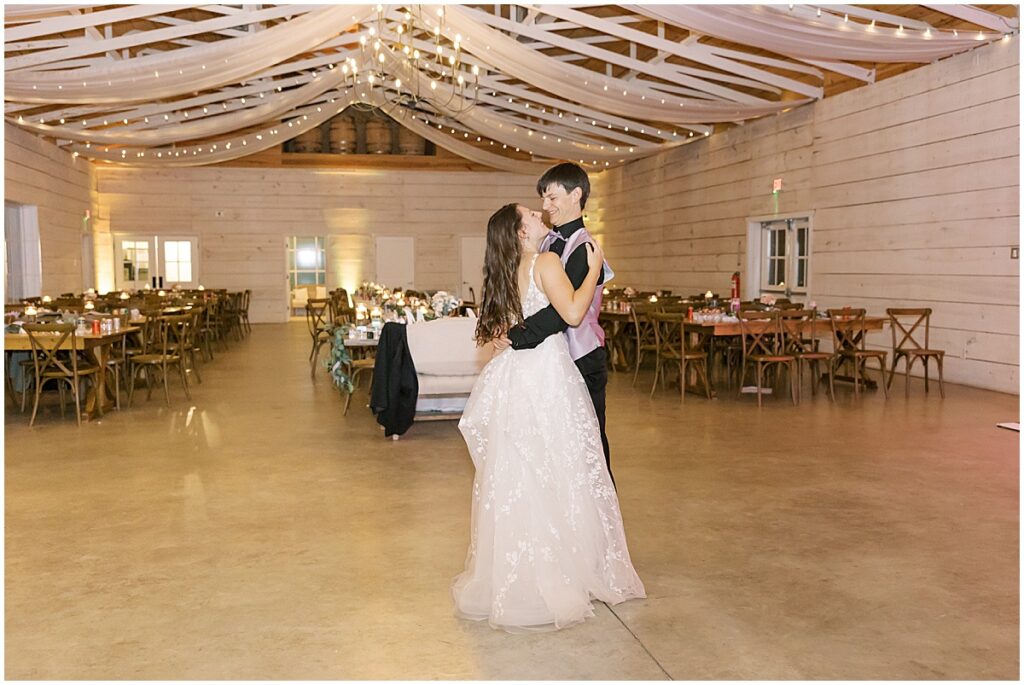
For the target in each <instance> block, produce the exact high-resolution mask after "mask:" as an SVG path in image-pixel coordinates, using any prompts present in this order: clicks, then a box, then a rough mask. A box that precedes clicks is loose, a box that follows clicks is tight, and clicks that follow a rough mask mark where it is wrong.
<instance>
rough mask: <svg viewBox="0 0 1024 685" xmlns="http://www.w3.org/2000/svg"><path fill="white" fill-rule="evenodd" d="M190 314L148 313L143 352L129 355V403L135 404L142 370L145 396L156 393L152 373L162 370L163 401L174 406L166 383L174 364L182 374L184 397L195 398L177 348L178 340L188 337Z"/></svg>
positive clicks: (143, 337)
mask: <svg viewBox="0 0 1024 685" xmlns="http://www.w3.org/2000/svg"><path fill="white" fill-rule="evenodd" d="M190 318H191V317H190V316H189V315H188V314H183V315H181V316H154V317H148V318H147V320H146V323H145V324H144V325H143V333H142V350H143V351H142V353H140V354H134V355H131V356H130V357H128V367H129V371H128V406H129V407H130V406H132V401H133V399H134V397H135V380H136V378H137V377H138V375H139V371H142V372H143V373H144V374H145V376H146V399H147V400H148V399H150V397H152V395H153V378H152V376H153V373H155V372H157V371H159V372H160V376H161V380H162V381H163V386H164V401H165V402H166V403H167V406H168V407H169V406H171V394H170V390H169V389H168V387H167V375H168V373H169V372H170V370H171V368H172V367H177V369H178V375H179V377H180V378H181V387H182V388H183V389H184V390H185V397H187V398H188V399H189V400H191V399H192V393H191V392H189V389H188V377H187V376H186V375H185V362H184V361H183V358H182V355H181V354H180V352H179V350H178V345H177V343H176V341H180V340H187V339H188V326H189V319H190Z"/></svg>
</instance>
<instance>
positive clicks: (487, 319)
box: [476, 202, 523, 345]
mask: <svg viewBox="0 0 1024 685" xmlns="http://www.w3.org/2000/svg"><path fill="white" fill-rule="evenodd" d="M521 224H522V217H520V216H519V206H518V205H517V204H515V203H514V202H513V203H512V204H508V205H505V206H504V207H502V208H501V209H499V210H498V211H496V212H495V213H494V214H492V215H491V218H490V219H488V220H487V248H486V250H485V252H484V287H483V293H482V295H481V301H480V318H479V319H477V322H476V341H477V343H478V344H480V345H483V344H484V343H486V342H488V341H490V340H493V339H494V338H499V337H501V336H503V335H505V333H506V332H508V329H509V328H511V327H512V326H514V325H516V324H517V323H519V322H520V321H522V319H523V308H522V303H521V302H520V299H519V279H518V277H517V275H516V273H517V270H518V267H519V259H520V257H521V255H522V251H523V246H522V244H521V243H520V242H519V227H520V225H521Z"/></svg>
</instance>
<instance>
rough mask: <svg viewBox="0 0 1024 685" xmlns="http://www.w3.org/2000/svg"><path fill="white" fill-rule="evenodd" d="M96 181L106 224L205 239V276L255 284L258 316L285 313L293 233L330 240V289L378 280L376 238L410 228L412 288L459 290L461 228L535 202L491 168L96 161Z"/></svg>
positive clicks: (274, 317) (528, 186) (253, 308)
mask: <svg viewBox="0 0 1024 685" xmlns="http://www.w3.org/2000/svg"><path fill="white" fill-rule="evenodd" d="M96 182H97V189H98V194H99V200H98V203H99V208H98V209H99V218H100V221H99V223H98V226H100V227H102V230H104V231H109V232H110V233H112V234H116V233H143V234H168V235H169V234H177V235H196V236H198V237H199V243H200V246H199V249H200V255H201V257H200V264H199V268H200V279H201V281H202V283H203V285H204V286H206V287H213V288H231V289H235V288H251V289H252V291H253V295H252V303H251V305H250V319H251V320H252V321H254V322H271V321H284V320H286V318H287V315H288V312H287V308H288V287H287V283H286V274H287V258H286V248H285V244H286V240H287V238H288V236H293V235H296V236H312V235H321V236H326V237H327V245H326V257H327V262H328V273H327V285H328V287H329V288H333V287H336V286H338V285H344V286H345V287H348V288H351V287H352V286H353V285H357V284H358V283H360V282H361V281H364V280H370V281H372V280H374V276H375V274H374V271H375V268H376V266H375V249H376V248H375V242H374V238H375V236H378V235H394V236H414V237H415V240H416V263H415V268H416V274H415V281H416V284H417V286H418V287H420V288H424V289H448V290H456V291H457V288H458V286H459V284H460V281H461V276H460V273H459V238H460V236H462V235H470V234H476V235H482V234H483V233H484V232H485V230H486V227H487V218H488V217H489V216H490V215H491V213H493V212H494V211H495V210H497V209H498V208H499V207H500V206H502V205H503V204H505V203H507V202H514V201H520V202H532V203H533V204H535V205H536V204H538V203H539V200H538V199H537V197H536V191H535V190H534V183H535V182H536V180H535V179H534V178H532V177H526V176H520V175H515V174H507V173H489V172H442V171H420V170H415V171H336V170H316V169H279V168H278V169H262V168H232V167H199V168H188V169H167V170H154V169H130V168H117V167H107V168H105V167H102V166H101V167H97V169H96Z"/></svg>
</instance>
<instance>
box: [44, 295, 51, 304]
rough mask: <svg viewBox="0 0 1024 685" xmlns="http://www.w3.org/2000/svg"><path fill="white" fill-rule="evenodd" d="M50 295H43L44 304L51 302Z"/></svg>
mask: <svg viewBox="0 0 1024 685" xmlns="http://www.w3.org/2000/svg"><path fill="white" fill-rule="evenodd" d="M51 301H52V300H50V296H49V295H43V302H51Z"/></svg>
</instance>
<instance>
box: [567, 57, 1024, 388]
mask: <svg viewBox="0 0 1024 685" xmlns="http://www.w3.org/2000/svg"><path fill="white" fill-rule="evenodd" d="M1018 71H1019V46H1018V41H1017V39H1016V38H1014V39H1011V40H1008V41H1004V42H1000V43H997V44H994V45H991V46H986V47H982V48H979V49H977V50H974V51H972V52H970V53H967V54H964V55H959V56H957V57H953V58H950V59H947V60H943V61H941V62H938V63H936V64H931V65H928V66H925V67H922V68H920V69H917V70H914V71H912V72H908V73H906V74H903V75H900V76H897V77H894V78H892V79H888V80H885V81H883V82H881V83H877V84H873V85H871V86H867V87H864V88H860V89H858V90H854V91H850V92H847V93H844V94H842V95H839V96H836V97H833V98H827V99H825V100H823V101H821V102H818V103H815V104H814V105H811V106H807V107H801V108H799V109H796V110H793V111H791V112H786V113H783V114H780V115H778V116H773V117H768V118H765V119H762V120H759V121H754V122H751V123H748V124H746V125H744V126H740V127H736V128H733V129H730V130H729V131H726V132H724V133H721V134H715V135H712V136H711V137H709V138H706V139H704V140H699V141H697V142H695V143H691V144H688V145H685V146H683V147H681V148H679V149H676V150H673V151H670V152H666V153H663V154H660V155H658V156H655V157H652V158H648V159H645V160H641V161H638V162H634V163H631V164H628V165H625V166H623V167H620V168H618V169H613V170H610V171H607V172H604V173H601V174H598V175H596V176H595V177H594V183H593V186H594V190H593V196H592V198H593V199H592V200H591V202H590V203H589V205H588V207H587V215H588V225H589V226H590V228H591V230H592V231H594V232H595V233H598V234H601V235H603V238H604V241H603V242H604V244H605V248H606V252H607V254H608V258H609V261H610V263H612V265H613V266H614V268H615V270H616V272H617V273H618V278H617V281H618V284H619V285H634V286H638V287H643V288H659V287H661V288H671V289H673V290H675V291H676V292H681V293H687V294H688V293H695V292H704V291H705V290H707V289H709V288H710V289H712V290H715V291H717V292H728V291H729V279H730V276H731V275H732V272H733V271H740V272H741V273H742V272H745V267H746V263H747V257H746V247H747V246H746V243H747V219H748V218H749V217H762V216H770V215H773V214H780V215H783V214H794V213H802V212H813V217H814V218H813V232H812V239H811V250H812V260H811V280H810V287H811V299H813V300H815V301H816V302H817V303H818V306H819V307H829V306H844V305H851V306H863V307H866V308H867V309H868V312H869V313H877V314H883V315H884V313H885V309H886V308H887V307H896V306H908V307H931V308H932V309H933V310H934V314H933V317H932V326H933V329H932V340H931V346H932V347H937V348H941V349H944V350H946V353H947V360H946V368H945V371H946V378H947V379H948V380H951V381H954V382H959V383H964V384H968V385H974V386H978V387H984V388H990V389H995V390H1000V391H1004V392H1012V393H1016V392H1018V372H1019V339H1018V329H1019V312H1018V308H1019V296H1018V283H1019V265H1020V262H1019V261H1018V260H1011V259H1010V247H1011V246H1015V245H1017V244H1018V232H1019V73H1018ZM780 177H781V178H782V179H783V188H784V189H783V192H782V193H781V194H780V195H779V197H778V198H774V197H773V196H772V194H771V187H772V186H771V183H772V180H773V179H775V178H780ZM872 342H873V344H874V345H875V346H876V347H879V348H882V349H884V348H886V347H891V338H890V334H889V332H888V330H886V331H885V332H884V334H875V335H873V336H872ZM901 368H902V366H901Z"/></svg>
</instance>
